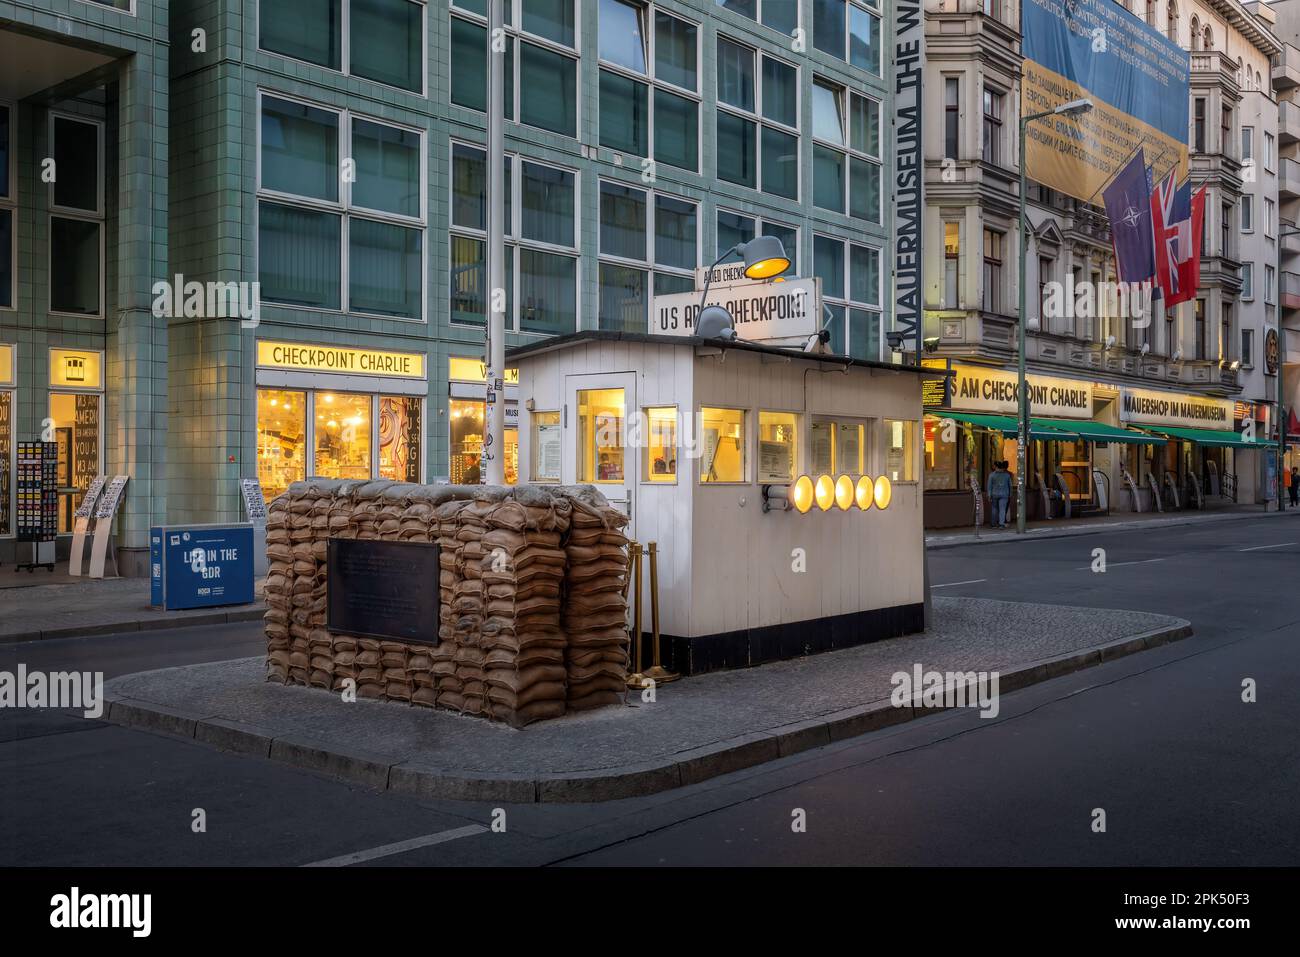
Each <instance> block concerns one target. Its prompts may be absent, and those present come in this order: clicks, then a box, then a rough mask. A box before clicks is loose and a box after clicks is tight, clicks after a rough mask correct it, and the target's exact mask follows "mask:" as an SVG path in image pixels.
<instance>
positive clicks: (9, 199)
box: [0, 99, 48, 492]
mask: <svg viewBox="0 0 1300 957" xmlns="http://www.w3.org/2000/svg"><path fill="white" fill-rule="evenodd" d="M0 109H6V110H8V111H9V142H8V143H7V144H5V149H6V151H7V155H8V157H9V182H7V183H6V184H5V195H4V196H0V213H3V212H4V211H6V210H7V211H8V213H9V224H10V225H9V230H10V235H9V259H10V262H9V276H10V286H9V302H8V303H4V302H0V312H17V311H18V164H17V163H16V162H14V143H16V142H17V141H18V136H17V134H16V131H17V128H18V108H17V104H15V103H14V102H13V101H11V100H5V99H0ZM47 235H48V234H47ZM11 492H12V487H11Z"/></svg>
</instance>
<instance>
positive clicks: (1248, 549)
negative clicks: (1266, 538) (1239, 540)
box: [1238, 542, 1300, 552]
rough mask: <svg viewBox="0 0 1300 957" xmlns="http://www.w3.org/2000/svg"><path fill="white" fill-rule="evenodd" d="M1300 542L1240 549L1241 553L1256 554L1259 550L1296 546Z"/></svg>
mask: <svg viewBox="0 0 1300 957" xmlns="http://www.w3.org/2000/svg"><path fill="white" fill-rule="evenodd" d="M1298 544H1300V542H1278V543H1277V544H1276V545H1254V546H1252V547H1250V548H1240V549H1238V551H1242V552H1257V551H1259V550H1260V549H1261V548H1286V547H1287V546H1288V545H1298Z"/></svg>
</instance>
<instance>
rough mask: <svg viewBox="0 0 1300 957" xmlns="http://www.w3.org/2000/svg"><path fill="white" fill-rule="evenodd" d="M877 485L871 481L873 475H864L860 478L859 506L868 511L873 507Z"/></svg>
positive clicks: (858, 488) (858, 490) (858, 489)
mask: <svg viewBox="0 0 1300 957" xmlns="http://www.w3.org/2000/svg"><path fill="white" fill-rule="evenodd" d="M875 495H876V487H875V486H874V485H873V484H872V483H871V476H870V475H864V476H862V478H860V479H858V487H857V499H858V508H860V509H862V511H864V512H865V511H866V510H867V509H869V508H871V502H872V500H873V499H874V498H875Z"/></svg>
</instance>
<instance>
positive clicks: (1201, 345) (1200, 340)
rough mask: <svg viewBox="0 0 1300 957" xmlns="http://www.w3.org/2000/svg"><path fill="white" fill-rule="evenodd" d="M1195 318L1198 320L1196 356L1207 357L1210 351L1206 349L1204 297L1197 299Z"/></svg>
mask: <svg viewBox="0 0 1300 957" xmlns="http://www.w3.org/2000/svg"><path fill="white" fill-rule="evenodd" d="M1195 320H1196V358H1198V359H1205V358H1208V356H1209V352H1208V350H1207V349H1206V343H1205V333H1206V328H1205V327H1206V322H1205V300H1204V299H1197V300H1196V311H1195Z"/></svg>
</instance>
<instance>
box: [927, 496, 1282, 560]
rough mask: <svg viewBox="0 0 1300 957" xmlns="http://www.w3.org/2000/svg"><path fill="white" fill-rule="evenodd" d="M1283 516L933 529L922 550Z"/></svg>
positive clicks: (1240, 508) (1224, 513)
mask: <svg viewBox="0 0 1300 957" xmlns="http://www.w3.org/2000/svg"><path fill="white" fill-rule="evenodd" d="M1287 516H1300V509H1294V508H1290V507H1288V508H1287V509H1286V511H1284V512H1278V511H1267V510H1266V509H1265V506H1263V505H1232V506H1225V507H1222V508H1216V509H1213V510H1211V511H1205V512H1193V511H1178V512H1155V513H1148V512H1142V513H1134V512H1112V513H1111V514H1110V515H1108V516H1105V517H1098V518H1076V519H1070V520H1069V521H1064V520H1061V519H1057V520H1055V521H1050V522H1049V521H1037V522H1030V523H1029V525H1028V528H1027V529H1026V531H1025V534H1024V535H1020V534H1019V533H1018V532H1016V530H1015V526H1014V525H1013V526H1012V527H1011V528H1010V529H996V530H995V529H993V528H990V527H989V526H987V525H986V526H984V527H982V528H980V529H978V531H977V530H976V529H975V528H974V527H972V526H964V527H961V528H943V529H935V530H933V531H929V532H926V535H925V547H926V548H927V549H930V550H931V551H933V550H935V549H940V548H958V547H960V546H962V545H982V544H989V543H993V542H1016V541H1033V540H1038V539H1045V538H1067V537H1070V536H1074V535H1096V534H1098V533H1100V532H1128V531H1133V530H1134V529H1140V528H1172V527H1174V526H1177V525H1204V524H1209V523H1212V522H1228V521H1233V520H1234V519H1241V518H1285V517H1287Z"/></svg>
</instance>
